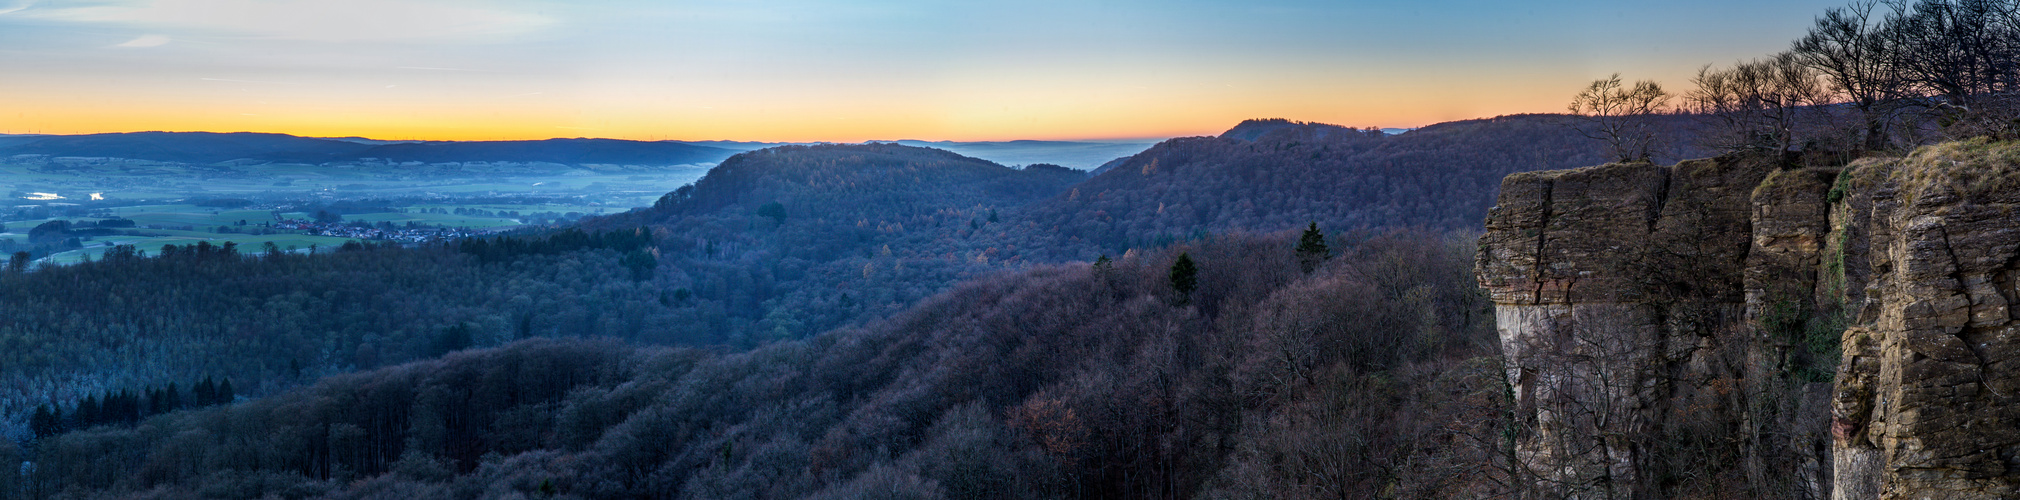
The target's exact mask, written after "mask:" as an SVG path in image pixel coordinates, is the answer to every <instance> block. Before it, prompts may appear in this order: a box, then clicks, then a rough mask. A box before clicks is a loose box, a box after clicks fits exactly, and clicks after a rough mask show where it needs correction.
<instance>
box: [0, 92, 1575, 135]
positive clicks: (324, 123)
mask: <svg viewBox="0 0 2020 500" xmlns="http://www.w3.org/2000/svg"><path fill="white" fill-rule="evenodd" d="M1355 83H1356V82H1346V83H1335V84H1302V85H1299V84H1289V85H1276V86H1275V87H1276V88H1263V89H1254V88H1234V87H1233V86H1228V87H1221V88H1208V89H1203V90H1202V89H1199V88H1189V87H1183V86H1173V87H1167V88H1156V89H1129V90H1135V92H1130V91H1107V92H1085V91H1079V92H1076V89H1070V88H1043V87H1042V86H1039V87H1040V88H1012V87H1009V86H989V85H953V87H957V88H955V89H947V90H943V91H941V92H937V93H929V94H927V95H922V96H920V97H917V98H908V97H905V96H901V95H896V94H884V95H868V96H866V97H867V98H866V99H864V100H859V101H849V100H847V98H848V97H864V96H850V95H841V93H829V94H827V95H792V96H791V97H789V98H785V99H765V98H763V97H762V96H748V97H743V96H739V97H738V98H736V99H727V98H724V99H717V100H715V101H711V102H709V104H712V105H709V106H700V105H694V104H693V103H682V102H655V100H654V99H649V98H647V99H640V98H636V97H635V96H636V95H638V94H640V92H639V91H629V92H626V91H621V90H620V91H610V92H607V93H599V92H579V93H555V94H550V95H543V96H537V97H545V98H544V99H542V98H529V99H522V100H520V101H512V102H499V100H498V99H490V100H485V99H475V98H462V97H459V96H455V95H442V94H435V95H430V96H426V97H430V98H429V99H422V98H406V99H389V98H385V97H382V96H372V95H351V94H344V93H329V92H321V93H303V94H294V95H290V94H279V93H273V94H268V95H256V96H252V97H250V98H246V97H241V96H237V95H229V94H224V93H181V94H179V95H174V94H172V95H168V96H162V95H154V96H148V95H133V96H121V97H112V98H91V97H82V96H80V95H79V94H77V93H73V92H68V91H59V90H56V89H47V88H45V89H17V90H16V91H15V92H11V93H6V94H0V109H6V110H9V111H12V112H13V113H9V114H11V115H13V116H0V133H13V134H26V133H38V134H65V135H68V134H92V133H114V132H140V131H205V132H263V133H281V134H289V135H296V136H303V137H366V138H372V139H382V140H453V141H473V140H539V139H549V138H556V137H597V138H611V139H628V140H643V141H654V140H688V141H702V140H739V141H762V142H821V141H825V142H842V143H850V142H862V141H867V140H898V139H917V140H928V141H938V140H950V141H991V140H1018V139H1030V140H1080V141H1100V140H1141V139H1156V138H1168V137H1183V136H1197V135H1216V134H1219V133H1220V132H1222V131H1224V130H1226V129H1228V128H1229V127H1232V126H1234V125H1235V124H1236V123H1239V122H1240V121H1242V120H1246V119H1252V118H1286V119H1291V120H1297V121H1306V122H1320V123H1330V124H1335V125H1342V126H1349V127H1396V128H1414V127H1421V126H1424V125H1429V124H1434V123H1440V122H1447V121H1454V120H1465V119H1473V118H1487V117H1493V116H1498V115H1505V114H1515V113H1550V112H1556V111H1557V109H1558V107H1559V106H1561V104H1560V103H1559V101H1561V100H1562V99H1563V97H1562V96H1560V95H1558V94H1566V92H1568V91H1566V90H1565V89H1571V88H1575V85H1576V84H1575V83H1563V82H1554V81H1553V82H1537V83H1535V84H1531V85H1526V86H1515V85H1504V86H1501V87H1495V88H1491V89H1488V91H1485V92H1482V91H1480V89H1477V88H1473V89H1467V88H1463V87H1462V85H1464V84H1462V83H1460V82H1452V83H1445V84H1433V85H1416V86H1413V87H1411V88H1402V87H1403V85H1402V84H1400V83H1390V84H1375V85H1366V84H1355ZM584 90H588V89H584ZM598 90H600V89H598ZM191 94H194V95H191ZM969 95H976V96H984V97H983V98H969V97H968V96H969ZM1454 96H1460V97H1454ZM662 101H663V100H662ZM1172 103H1183V104H1181V105H1173V104H1172Z"/></svg>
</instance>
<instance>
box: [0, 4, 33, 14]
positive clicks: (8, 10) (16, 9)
mask: <svg viewBox="0 0 2020 500" xmlns="http://www.w3.org/2000/svg"><path fill="white" fill-rule="evenodd" d="M34 6H35V2H21V4H20V5H16V6H13V7H8V8H4V9H0V16H4V15H8V14H13V13H16V12H21V11H24V10H28V8H29V7H34Z"/></svg>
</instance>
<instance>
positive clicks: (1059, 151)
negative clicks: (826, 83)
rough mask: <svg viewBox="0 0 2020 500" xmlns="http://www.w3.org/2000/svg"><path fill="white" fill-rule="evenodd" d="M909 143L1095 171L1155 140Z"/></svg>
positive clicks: (1009, 160)
mask: <svg viewBox="0 0 2020 500" xmlns="http://www.w3.org/2000/svg"><path fill="white" fill-rule="evenodd" d="M897 142H898V144H903V145H906V146H918V147H924V148H938V149H945V150H948V151H953V152H956V153H960V154H963V155H968V156H973V157H976V158H982V159H986V160H989V161H993V162H996V163H1001V164H1004V165H1032V164H1039V163H1050V164H1054V165H1060V166H1065V167H1068V168H1073V169H1078V170H1093V169H1095V168H1097V167H1099V166H1101V164H1103V163H1107V162H1109V161H1112V160H1114V159H1116V158H1121V157H1125V156H1130V155H1134V154H1137V153H1141V152H1143V150H1145V149H1149V148H1150V146H1151V145H1152V144H1154V143H1153V142H1077V141H1002V142H952V141H932V142H928V141H910V140H906V141H897Z"/></svg>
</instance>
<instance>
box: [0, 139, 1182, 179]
mask: <svg viewBox="0 0 2020 500" xmlns="http://www.w3.org/2000/svg"><path fill="white" fill-rule="evenodd" d="M885 142H889V141H885ZM897 142H900V143H903V144H905V145H909V146H919V147H930V148H936V149H942V150H947V151H953V152H955V153H960V154H963V155H967V156H972V157H976V158H982V159H985V160H989V161H993V162H996V163H999V164H1004V165H1035V164H1041V163H1045V164H1053V165H1064V166H1067V167H1071V168H1075V169H1079V170H1089V169H1093V168H1095V167H1096V166H1099V165H1101V164H1102V163H1104V162H1108V161H1110V160H1114V159H1115V158H1118V157H1123V156H1129V155H1133V154H1136V153H1138V152H1141V151H1143V150H1144V149H1145V148H1148V147H1149V146H1150V143H1149V142H1127V141H1124V142H1074V141H1000V142H949V141H939V142H927V141H897ZM806 145H814V144H807V143H777V142H747V141H627V140H620V139H582V138H576V139H547V140H539V141H398V140H378V139H368V138H363V137H330V138H313V137H296V136H292V135H285V134H264V133H251V132H235V133H213V132H132V133H116V134H88V135H0V156H9V155H21V154H35V155H50V156H82V157H102V158H125V159H134V160H148V161H159V162H174V163H195V164H210V163H217V162H223V161H232V160H252V161H273V162H287V163H309V164H321V163H332V162H353V161H359V160H361V159H365V158H374V159H379V160H391V161H394V162H422V163H452V162H475V161H482V162H524V163H556V164H563V165H585V164H613V165H661V166H663V165H692V164H706V163H716V162H720V161H722V160H724V159H727V158H729V157H730V156H731V155H735V154H736V153H739V152H744V151H755V150H760V149H766V148H773V147H778V146H806Z"/></svg>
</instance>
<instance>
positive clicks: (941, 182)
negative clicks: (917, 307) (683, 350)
mask: <svg viewBox="0 0 2020 500" xmlns="http://www.w3.org/2000/svg"><path fill="white" fill-rule="evenodd" d="M1084 177H1085V174H1084V173H1081V172H1077V171H1072V170H1068V169H1064V168H1060V167H1056V166H1053V167H1050V168H1042V167H1041V168H1035V169H1026V170H1017V169H1012V168H1008V167H1004V166H1002V165H999V164H996V163H994V162H990V161H987V160H982V159H977V158H970V157H966V156H962V155H959V154H955V153H952V152H948V151H943V150H938V149H928V148H919V147H911V146H902V145H896V144H867V145H819V146H781V147H776V148H770V149H764V150H759V151H753V152H748V153H743V154H739V155H736V156H735V157H732V158H730V159H729V160H727V161H724V162H722V164H721V165H719V166H717V167H716V168H715V169H714V170H710V171H709V173H708V175H706V176H704V177H702V178H701V180H700V181H696V182H695V184H694V188H693V189H692V190H691V191H688V193H689V194H687V195H685V196H675V200H674V201H679V202H681V207H682V209H683V211H684V213H688V214H699V213H706V212H712V211H717V210H721V209H724V208H726V207H732V206H735V207H738V208H741V209H746V210H755V209H757V208H759V206H760V205H763V204H765V203H771V202H779V203H784V204H786V206H787V207H790V208H792V209H795V210H799V211H804V212H806V213H809V214H811V215H815V216H837V215H851V216H854V215H865V216H872V217H874V218H879V219H883V218H891V217H894V216H911V215H920V214H930V213H933V212H936V211H939V210H942V209H948V208H966V207H969V206H974V205H984V206H1004V205H1015V204H1021V203H1023V202H1026V201H1031V200H1035V199H1039V198H1042V197H1044V196H1049V195H1051V194H1053V193H1056V192H1058V191H1059V190H1060V189H1063V188H1065V186H1066V185H1068V184H1071V183H1073V182H1077V181H1079V180H1080V179H1082V178H1084Z"/></svg>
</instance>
